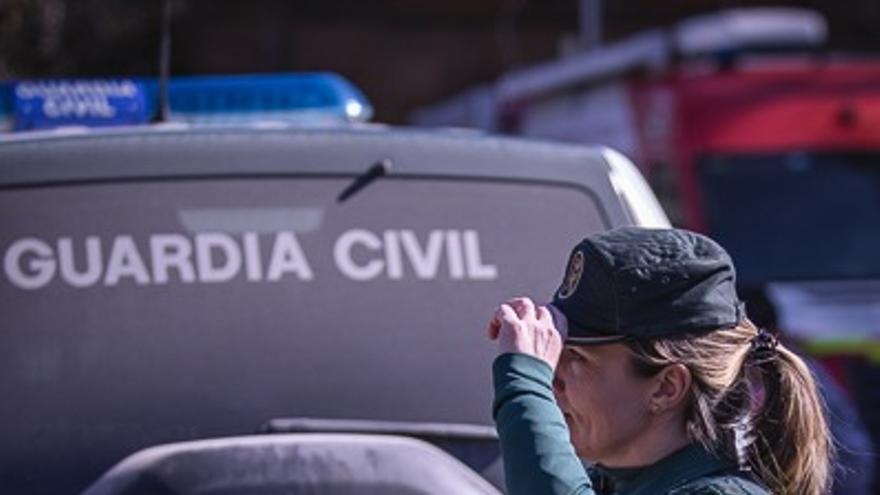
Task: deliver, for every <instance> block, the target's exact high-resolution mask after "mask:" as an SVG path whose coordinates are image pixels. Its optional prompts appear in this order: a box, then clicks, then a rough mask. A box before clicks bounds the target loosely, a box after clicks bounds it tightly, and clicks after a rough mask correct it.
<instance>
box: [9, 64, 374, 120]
mask: <svg viewBox="0 0 880 495" xmlns="http://www.w3.org/2000/svg"><path fill="white" fill-rule="evenodd" d="M158 93H159V85H158V82H157V81H155V80H152V79H150V80H148V79H99V80H80V79H64V80H44V81H19V82H13V83H5V84H0V131H2V130H9V129H15V130H33V129H48V128H55V127H64V126H81V127H97V126H114V125H137V124H146V123H148V122H150V120H151V119H152V118H153V116H155V115H156V114H157V109H158V101H157V100H158ZM168 100H169V107H170V112H169V114H170V115H169V120H170V121H172V122H185V123H190V124H194V125H212V124H238V123H245V122H265V121H273V122H295V123H304V124H327V123H343V122H366V121H368V120H369V119H370V117H372V113H373V109H372V107H371V106H370V103H369V102H368V101H367V100H366V98H364V96H363V94H362V93H361V92H360V91H359V90H358V89H357V88H355V87H354V86H353V85H352V84H351V83H349V82H348V81H347V80H345V79H344V78H342V77H340V76H338V75H335V74H330V73H304V74H295V73H293V74H271V75H270V74H267V75H247V76H192V77H177V78H172V79H171V80H170V81H169V83H168Z"/></svg>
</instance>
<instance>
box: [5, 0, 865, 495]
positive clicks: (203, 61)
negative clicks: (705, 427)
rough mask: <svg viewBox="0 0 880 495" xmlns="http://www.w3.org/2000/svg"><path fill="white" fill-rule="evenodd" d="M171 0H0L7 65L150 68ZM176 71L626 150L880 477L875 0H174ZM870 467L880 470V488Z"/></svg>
mask: <svg viewBox="0 0 880 495" xmlns="http://www.w3.org/2000/svg"><path fill="white" fill-rule="evenodd" d="M163 5H165V4H164V3H163V2H161V1H138V2H132V1H129V0H75V1H74V0H66V1H65V0H0V80H3V81H13V80H21V79H41V78H72V77H77V78H82V77H109V76H146V77H153V76H155V75H156V74H157V73H158V70H159V45H160V32H161V19H162V12H163V10H162V8H163ZM167 5H169V6H170V19H171V34H172V50H171V59H170V60H171V62H170V68H171V74H172V75H173V76H183V75H198V74H253V73H278V72H292V71H330V72H336V73H338V74H340V75H342V76H344V77H346V78H347V79H349V80H350V81H352V82H353V83H354V84H355V85H356V86H358V87H360V89H361V90H362V91H363V92H364V94H365V95H366V96H367V98H368V99H369V100H370V102H371V103H372V106H373V109H374V111H375V113H374V119H373V120H374V121H376V122H380V123H387V124H395V125H416V126H429V127H430V126H443V127H449V126H454V127H465V128H473V129H479V130H482V131H486V132H490V133H502V134H512V135H521V136H529V137H536V138H541V139H550V140H558V141H565V142H582V143H598V144H604V145H609V146H613V147H615V148H617V149H619V150H621V151H623V152H624V153H625V154H627V155H629V156H631V157H632V158H633V159H634V161H635V162H636V163H637V164H638V165H639V167H640V168H641V170H642V172H643V174H644V175H645V176H646V178H648V180H649V183H650V184H651V186H652V188H653V189H654V191H655V193H656V194H657V195H658V197H659V198H660V199H661V202H662V203H663V206H664V208H665V209H666V211H667V213H668V214H669V215H670V218H671V219H672V221H673V222H674V223H675V224H677V225H679V226H684V227H688V228H692V229H696V230H700V231H704V232H707V233H709V234H711V235H712V236H714V237H716V238H717V239H719V240H720V241H721V243H722V244H724V245H725V246H726V247H728V248H729V250H730V251H731V253H732V254H733V256H734V258H735V261H736V263H737V266H738V267H739V269H740V284H741V291H742V294H743V295H744V298H745V299H746V302H747V304H748V310H749V313H750V315H752V316H753V318H754V319H756V320H758V322H759V323H760V324H762V325H764V326H768V327H773V328H776V329H778V330H779V331H781V332H783V333H784V335H786V338H788V339H790V341H791V342H792V345H795V346H798V347H800V348H801V349H802V350H803V351H804V352H805V353H806V354H809V355H811V356H812V357H813V358H814V359H815V361H814V369H815V371H816V374H817V376H818V377H819V379H820V381H821V382H822V383H823V387H824V388H825V390H826V398H827V400H828V402H829V405H830V408H831V410H832V418H833V422H834V423H835V430H836V431H835V433H836V435H837V437H838V440H839V442H840V443H841V445H842V449H841V457H842V458H843V460H844V464H845V465H847V466H848V468H849V470H850V475H849V476H848V477H847V479H848V483H850V485H846V484H840V485H839V486H838V488H837V490H838V491H837V492H836V493H848V494H858V493H880V490H878V489H877V487H876V486H877V485H876V482H874V481H872V479H873V478H874V476H873V473H874V471H875V468H874V465H875V463H876V456H875V455H874V454H873V452H874V445H875V444H877V443H878V441H880V366H878V363H880V230H878V229H877V228H876V227H877V225H876V222H877V219H878V213H880V195H878V192H880V191H878V190H880V168H878V164H880V58H878V57H877V54H878V52H880V35H878V34H877V26H878V25H880V2H878V1H877V0H852V1H847V2H840V1H836V2H835V1H829V0H825V1H814V2H773V3H772V4H771V3H769V2H762V1H707V0H704V1H699V0H682V1H677V2H664V1H656V0H655V1H649V0H643V1H636V0H616V1H613V2H611V1H608V2H602V1H600V0H580V1H578V0H545V1H537V0H532V1H528V0H482V1H464V0H444V1H424V0H423V1H412V0H411V1H401V0H375V1H371V2H364V1H357V0H324V1H316V0H314V1H313V0H299V1H287V0H250V1H247V2H245V1H241V0H174V1H172V2H169V3H168V4H167ZM872 483H875V484H873V485H872Z"/></svg>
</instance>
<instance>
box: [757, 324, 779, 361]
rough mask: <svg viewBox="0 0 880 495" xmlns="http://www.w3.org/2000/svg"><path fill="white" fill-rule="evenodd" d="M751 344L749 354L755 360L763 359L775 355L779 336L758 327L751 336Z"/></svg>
mask: <svg viewBox="0 0 880 495" xmlns="http://www.w3.org/2000/svg"><path fill="white" fill-rule="evenodd" d="M751 346H752V348H751V354H752V355H753V356H754V357H755V358H756V359H757V360H759V361H764V360H767V359H771V358H773V357H775V356H776V347H777V346H779V338H778V337H777V336H776V335H775V334H773V333H771V332H769V331H768V330H766V329H764V328H759V329H758V334H757V335H755V336H754V337H752V340H751Z"/></svg>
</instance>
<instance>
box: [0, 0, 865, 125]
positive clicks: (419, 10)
mask: <svg viewBox="0 0 880 495" xmlns="http://www.w3.org/2000/svg"><path fill="white" fill-rule="evenodd" d="M172 4H173V38H174V48H173V50H172V63H171V68H172V73H173V74H175V75H186V74H227V73H252V72H278V71H298V70H310V71H311V70H330V71H334V72H338V73H340V74H341V75H343V76H344V77H346V78H348V79H350V80H351V81H353V82H354V83H355V84H356V85H358V86H359V87H360V88H361V89H362V90H363V91H364V93H365V94H366V95H367V96H368V97H369V98H370V100H371V102H372V103H373V106H374V107H375V110H376V118H375V120H377V121H380V122H388V123H395V124H400V123H405V122H407V120H408V115H409V114H410V113H411V112H412V111H413V110H414V109H415V108H418V107H420V106H423V105H427V104H430V103H432V102H435V101H437V100H439V99H442V98H444V97H447V96H450V95H453V94H456V93H458V92H460V91H462V90H464V89H466V88H469V87H471V86H472V85H474V84H478V83H485V82H490V81H494V80H495V79H497V78H498V77H499V76H500V75H502V74H504V73H505V72H506V71H509V70H512V69H516V68H522V67H526V66H529V65H532V64H535V63H537V62H541V61H546V60H549V59H552V58H555V57H557V56H559V55H560V54H561V53H564V52H568V51H571V50H575V49H577V48H578V45H579V44H580V45H581V46H582V47H590V46H595V45H597V44H599V43H608V42H613V41H618V40H622V39H625V38H627V37H629V36H632V35H634V34H638V33H640V32H643V31H645V30H649V29H655V28H661V27H667V28H668V27H671V26H673V25H674V24H675V23H676V22H678V21H680V20H682V19H685V18H688V17H692V16H694V15H699V14H705V13H711V12H715V11H718V10H719V9H725V8H734V7H754V6H762V5H770V4H771V3H770V2H761V1H708V0H685V1H677V2H662V1H633V0H618V1H614V2H599V1H593V2H579V1H578V0H545V1H535V0H532V1H527V0H481V1H465V0H447V1H424V0H423V1H403V0H375V1H371V2H362V1H357V0H334V1H317V0H252V1H247V2H243V1H240V0H174V1H173V2H172ZM593 4H594V5H595V6H593V7H591V6H590V5H593ZM772 5H776V6H801V7H810V8H813V9H816V10H817V11H818V12H821V14H822V15H823V16H824V17H825V18H826V19H827V22H828V26H829V29H828V37H827V42H826V43H825V44H824V45H823V49H825V50H828V51H830V52H846V53H850V54H853V53H861V54H867V53H873V52H876V51H877V50H878V49H880V37H878V36H877V34H876V26H877V25H878V23H880V3H878V2H876V1H873V0H852V1H848V2H835V1H830V0H825V1H816V2H772ZM160 13H161V2H159V1H140V2H131V1H127V0H77V1H73V0H3V1H2V2H0V54H2V55H0V78H4V79H9V78H26V77H51V76H74V75H75V76H107V75H117V76H146V75H155V74H156V72H157V67H158V61H157V54H158V42H159V32H160V29H159V25H160V24H159V20H160ZM591 15H592V16H591ZM597 30H598V31H597Z"/></svg>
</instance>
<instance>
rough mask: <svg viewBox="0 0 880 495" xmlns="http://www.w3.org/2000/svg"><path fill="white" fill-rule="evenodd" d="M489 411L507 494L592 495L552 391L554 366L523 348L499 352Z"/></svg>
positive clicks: (585, 474)
mask: <svg viewBox="0 0 880 495" xmlns="http://www.w3.org/2000/svg"><path fill="white" fill-rule="evenodd" d="M492 368H493V369H492V371H493V375H494V383H495V401H494V404H493V408H492V413H493V416H494V418H495V423H496V427H497V429H498V437H499V439H500V441H501V453H502V456H503V458H504V475H505V481H506V483H507V493H508V494H509V495H534V494H547V495H572V494H577V495H594V494H595V492H594V491H593V488H592V485H591V483H590V479H589V477H588V476H587V472H586V470H585V469H584V466H583V464H582V463H581V461H580V459H578V457H577V454H575V451H574V447H573V446H572V445H571V442H570V441H569V434H568V427H567V426H566V424H565V420H564V419H563V417H562V412H561V411H560V410H559V407H557V405H556V400H555V398H554V397H553V389H552V386H553V385H552V383H553V370H552V369H550V366H548V365H547V363H544V362H543V361H541V360H539V359H537V358H534V357H532V356H528V355H525V354H502V355H501V356H498V358H496V359H495V363H494V364H493V367H492Z"/></svg>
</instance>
